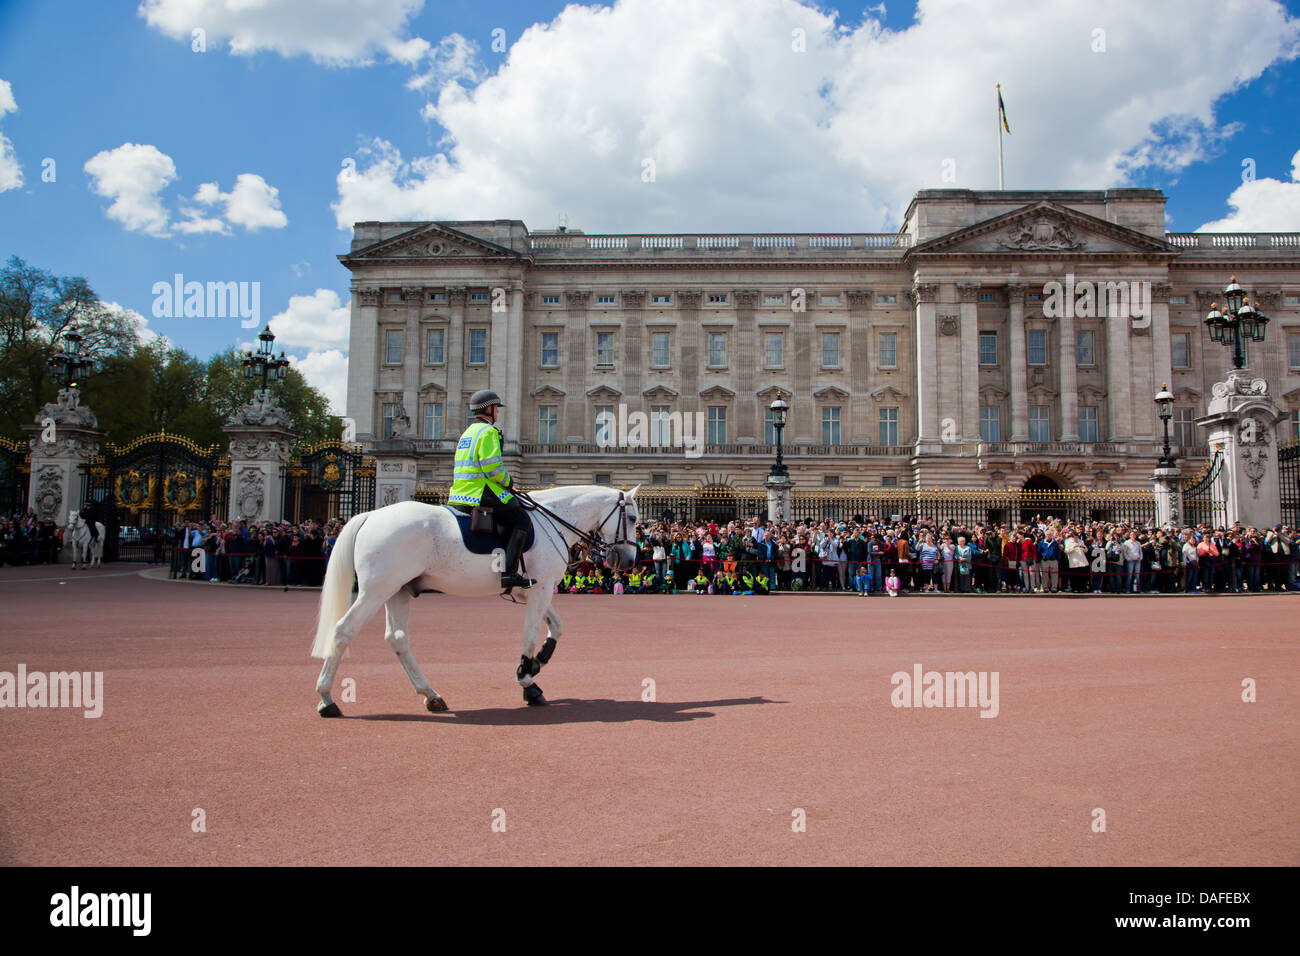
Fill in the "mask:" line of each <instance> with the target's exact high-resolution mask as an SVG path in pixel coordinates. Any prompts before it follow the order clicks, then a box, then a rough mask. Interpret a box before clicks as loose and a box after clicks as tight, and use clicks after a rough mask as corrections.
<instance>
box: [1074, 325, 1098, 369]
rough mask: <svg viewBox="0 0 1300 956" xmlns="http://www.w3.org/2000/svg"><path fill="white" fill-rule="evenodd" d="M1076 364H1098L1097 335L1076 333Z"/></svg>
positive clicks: (1093, 333)
mask: <svg viewBox="0 0 1300 956" xmlns="http://www.w3.org/2000/svg"><path fill="white" fill-rule="evenodd" d="M1074 364H1075V365H1096V364H1097V335H1096V333H1095V332H1076V333H1074Z"/></svg>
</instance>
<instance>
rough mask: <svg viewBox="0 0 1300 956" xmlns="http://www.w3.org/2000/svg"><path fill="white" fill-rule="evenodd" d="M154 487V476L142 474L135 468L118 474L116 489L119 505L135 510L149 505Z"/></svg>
mask: <svg viewBox="0 0 1300 956" xmlns="http://www.w3.org/2000/svg"><path fill="white" fill-rule="evenodd" d="M153 488H154V479H153V476H152V475H142V474H140V472H139V471H137V470H136V469H134V468H132V469H131V470H130V471H128V472H127V473H126V474H125V475H118V476H117V487H116V488H115V489H114V491H115V493H116V494H117V503H118V506H119V507H122V508H125V509H127V510H128V511H133V512H134V511H140V510H141V509H143V508H146V507H148V505H149V502H150V501H151V500H152V499H153Z"/></svg>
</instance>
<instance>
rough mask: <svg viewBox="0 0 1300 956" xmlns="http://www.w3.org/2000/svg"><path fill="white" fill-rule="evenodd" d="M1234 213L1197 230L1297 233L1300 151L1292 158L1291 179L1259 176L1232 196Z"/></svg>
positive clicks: (1299, 225) (1299, 199)
mask: <svg viewBox="0 0 1300 956" xmlns="http://www.w3.org/2000/svg"><path fill="white" fill-rule="evenodd" d="M1228 205H1229V206H1231V207H1232V210H1233V211H1232V213H1231V214H1230V215H1228V216H1225V217H1224V218H1223V219H1217V220H1215V221H1214V222H1207V223H1205V224H1204V225H1203V226H1201V228H1200V229H1198V230H1197V232H1295V231H1296V230H1297V229H1300V150H1297V151H1296V154H1295V155H1294V156H1292V157H1291V181H1290V182H1289V183H1288V182H1283V181H1282V180H1280V179H1269V178H1264V179H1256V180H1254V181H1253V182H1249V183H1242V184H1241V185H1240V186H1238V187H1237V188H1236V189H1234V190H1233V191H1232V195H1231V196H1229V197H1228Z"/></svg>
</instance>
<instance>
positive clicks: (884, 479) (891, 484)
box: [880, 475, 898, 488]
mask: <svg viewBox="0 0 1300 956" xmlns="http://www.w3.org/2000/svg"><path fill="white" fill-rule="evenodd" d="M880 487H881V488H897V487H898V476H897V475H881V476H880Z"/></svg>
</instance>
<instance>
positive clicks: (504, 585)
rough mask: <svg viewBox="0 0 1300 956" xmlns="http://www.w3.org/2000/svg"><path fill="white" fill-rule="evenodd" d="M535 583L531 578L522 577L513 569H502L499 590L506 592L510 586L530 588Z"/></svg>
mask: <svg viewBox="0 0 1300 956" xmlns="http://www.w3.org/2000/svg"><path fill="white" fill-rule="evenodd" d="M536 583H537V582H536V581H534V580H533V579H532V578H528V577H524V576H523V575H522V574H519V573H517V572H514V571H504V572H502V574H501V590H502V591H504V592H506V593H507V594H508V593H509V592H510V589H511V588H530V587H532V586H533V585H534V584H536Z"/></svg>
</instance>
